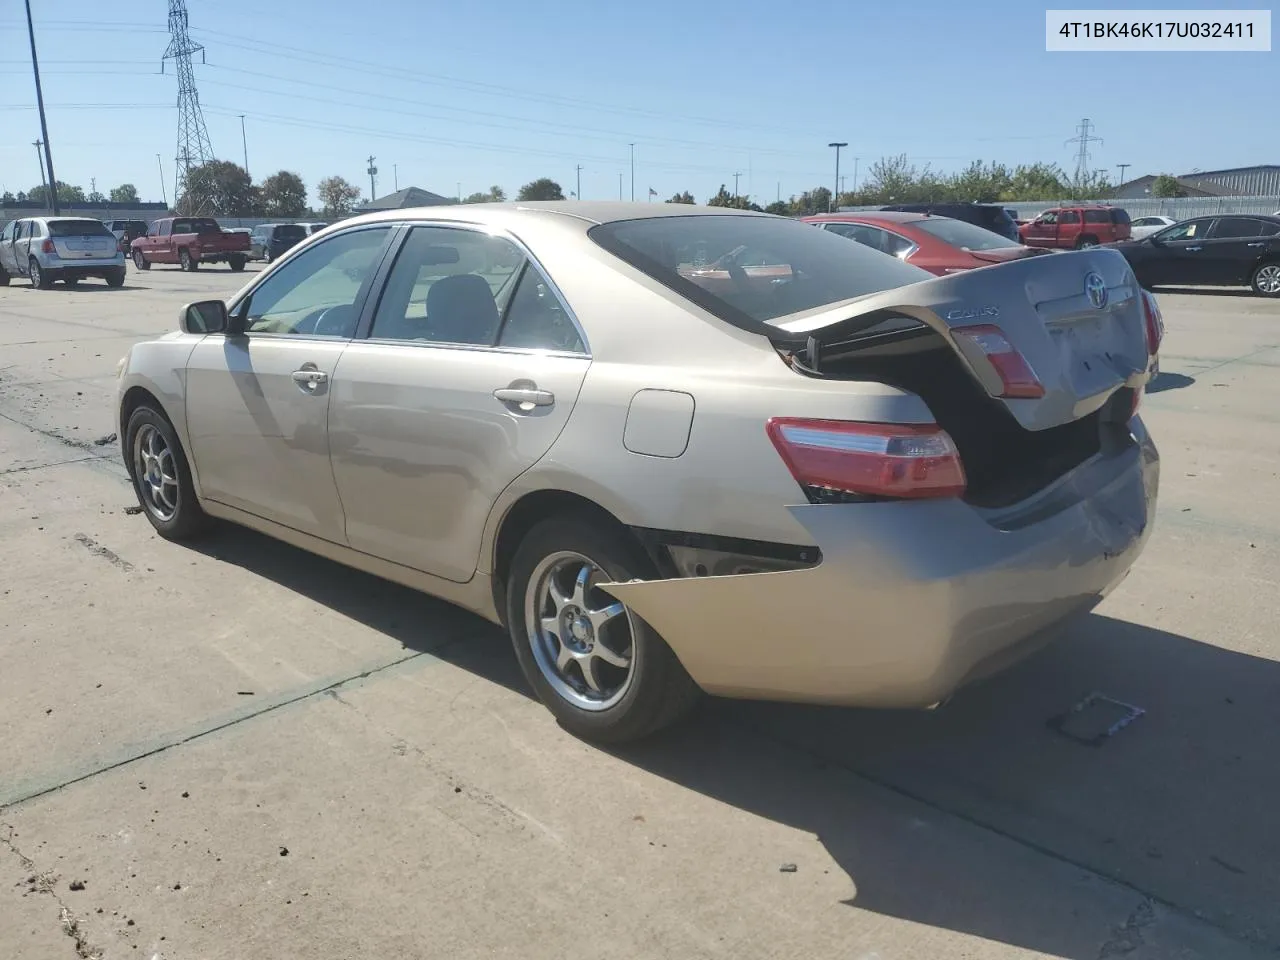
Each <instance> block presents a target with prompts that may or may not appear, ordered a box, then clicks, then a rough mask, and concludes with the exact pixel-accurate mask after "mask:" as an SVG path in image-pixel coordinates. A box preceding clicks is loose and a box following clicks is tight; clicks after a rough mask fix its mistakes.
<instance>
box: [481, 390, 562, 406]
mask: <svg viewBox="0 0 1280 960" xmlns="http://www.w3.org/2000/svg"><path fill="white" fill-rule="evenodd" d="M493 395H494V397H495V398H496V399H498V400H501V401H502V402H503V403H515V404H519V405H520V406H522V407H523V406H529V407H549V406H551V405H552V404H553V403H555V402H556V395H555V394H554V393H552V392H551V391H550V390H539V389H537V388H536V387H502V388H500V389H498V390H495V391H493Z"/></svg>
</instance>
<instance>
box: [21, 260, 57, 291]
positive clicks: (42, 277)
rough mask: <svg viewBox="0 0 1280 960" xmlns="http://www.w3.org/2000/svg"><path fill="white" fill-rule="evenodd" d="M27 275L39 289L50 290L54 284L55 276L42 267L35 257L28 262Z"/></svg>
mask: <svg viewBox="0 0 1280 960" xmlns="http://www.w3.org/2000/svg"><path fill="white" fill-rule="evenodd" d="M27 276H28V277H30V278H31V286H33V287H35V288H36V289H37V290H48V289H49V288H50V287H52V286H53V280H54V278H53V277H51V276H49V271H48V270H42V269H40V264H39V263H37V262H36V258H35V257H32V258H31V259H30V260H29V261H28V262H27Z"/></svg>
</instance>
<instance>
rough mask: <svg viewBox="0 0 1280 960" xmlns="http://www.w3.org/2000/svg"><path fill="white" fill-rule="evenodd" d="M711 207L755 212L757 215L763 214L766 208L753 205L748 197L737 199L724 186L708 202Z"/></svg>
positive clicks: (721, 185)
mask: <svg viewBox="0 0 1280 960" xmlns="http://www.w3.org/2000/svg"><path fill="white" fill-rule="evenodd" d="M707 206H709V207H732V208H733V209H735V210H755V211H756V212H757V213H763V212H764V208H763V207H760V206H757V205H756V204H754V203H752V202H751V201H750V200H749V199H748V198H746V197H735V196H734V195H733V194H731V193H730V192H729V191H728V190H726V189H725V186H724V184H723V183H722V184H720V189H719V190H717V191H716V195H715V196H714V197H712V198H711V199H709V200H708V201H707Z"/></svg>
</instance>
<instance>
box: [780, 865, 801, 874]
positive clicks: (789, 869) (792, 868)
mask: <svg viewBox="0 0 1280 960" xmlns="http://www.w3.org/2000/svg"><path fill="white" fill-rule="evenodd" d="M796 870H797V867H796V865H795V864H794V863H784V864H783V865H782V866H780V867H779V868H778V872H779V873H795V872H796Z"/></svg>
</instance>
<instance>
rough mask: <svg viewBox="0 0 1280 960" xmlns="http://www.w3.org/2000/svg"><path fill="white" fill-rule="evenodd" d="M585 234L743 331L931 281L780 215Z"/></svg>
mask: <svg viewBox="0 0 1280 960" xmlns="http://www.w3.org/2000/svg"><path fill="white" fill-rule="evenodd" d="M588 235H589V236H590V237H591V239H592V240H594V241H595V242H596V243H598V244H599V245H600V246H601V247H603V248H604V249H605V250H608V251H609V252H610V253H612V254H613V255H614V256H616V257H619V258H621V259H622V260H624V261H626V262H627V263H629V264H631V266H633V267H635V268H636V269H638V270H640V271H642V272H644V273H645V274H647V275H648V276H650V277H652V278H653V279H654V280H657V281H658V282H659V283H661V284H663V285H664V286H666V287H668V288H670V289H671V290H674V291H675V292H676V293H678V294H680V295H681V296H682V297H684V298H685V299H686V300H689V301H691V302H693V303H695V304H697V305H698V306H699V307H702V308H703V309H704V310H706V311H708V312H709V313H711V314H712V315H713V316H716V317H718V318H720V319H721V320H724V321H725V322H727V323H732V324H734V325H735V326H740V327H746V328H748V329H753V328H758V326H759V325H760V324H763V323H767V322H768V321H770V320H775V319H777V318H779V317H785V316H788V315H790V314H793V313H800V312H802V311H805V310H812V309H814V308H817V307H823V306H827V305H828V304H835V303H841V302H843V301H845V300H852V299H853V298H855V297H861V296H865V295H866V294H869V293H876V292H878V291H880V290H889V289H891V288H893V287H900V286H903V285H904V284H908V283H917V282H919V281H921V280H927V279H929V277H930V276H931V274H929V273H927V272H925V271H924V270H921V269H920V268H919V267H913V266H911V265H910V264H907V263H903V262H902V261H901V260H898V259H897V258H895V257H890V256H886V255H885V254H883V253H879V252H878V251H875V250H872V249H871V248H869V247H865V246H863V245H862V244H860V243H850V242H849V241H848V240H847V239H846V238H844V237H842V236H839V235H838V234H836V233H832V232H830V231H827V230H818V229H816V228H814V227H813V226H811V225H810V224H807V223H801V222H800V221H798V220H787V219H783V218H781V217H755V216H732V215H727V216H716V215H708V216H673V217H653V218H651V219H643V220H622V221H618V222H615V223H606V224H601V225H599V226H596V227H592V228H591V230H590V231H589V234H588Z"/></svg>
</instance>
